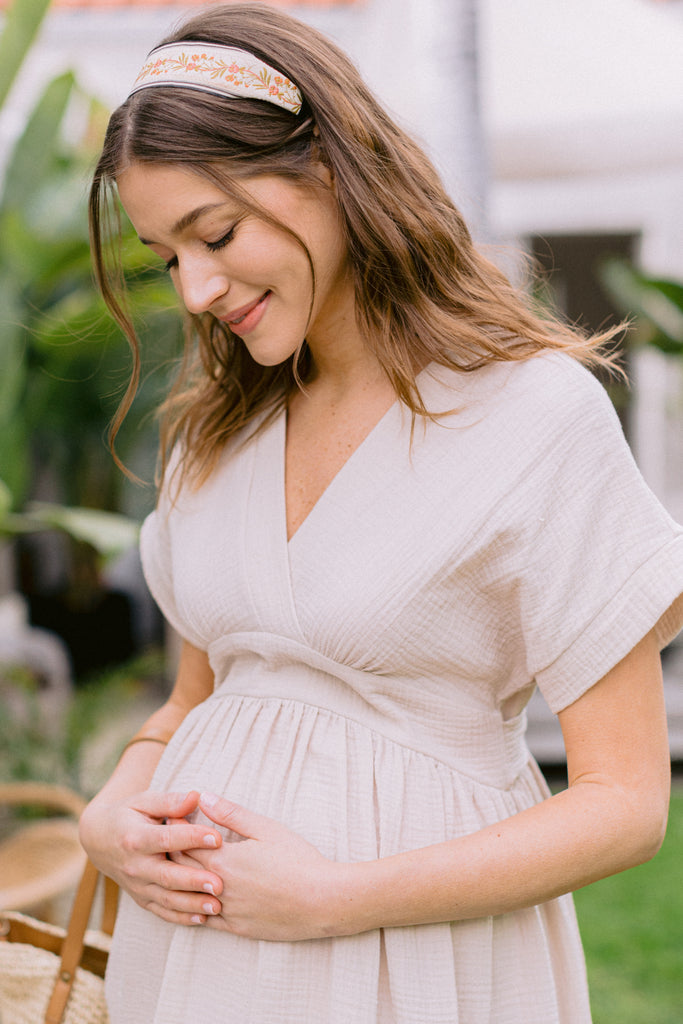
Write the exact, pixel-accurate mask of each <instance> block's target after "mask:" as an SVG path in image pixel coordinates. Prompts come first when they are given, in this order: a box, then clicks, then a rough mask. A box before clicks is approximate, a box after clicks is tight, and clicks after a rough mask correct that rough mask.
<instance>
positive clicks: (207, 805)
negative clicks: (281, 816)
mask: <svg viewBox="0 0 683 1024" xmlns="http://www.w3.org/2000/svg"><path fill="white" fill-rule="evenodd" d="M199 807H200V809H201V810H202V811H203V812H204V814H205V815H206V816H207V818H210V819H211V821H214V822H215V823H216V824H217V825H223V826H224V827H225V828H229V829H230V830H231V832H236V833H237V835H239V836H243V837H244V838H245V839H265V838H266V837H267V836H268V835H269V834H272V832H273V829H275V828H277V827H278V826H277V822H275V821H273V820H272V819H271V818H266V817H264V816H263V815H262V814H256V813H255V812H254V811H250V810H248V809H247V808H246V807H241V806H240V804H233V803H232V802H231V801H230V800H224V799H223V797H220V796H216V794H215V793H202V794H201V796H200V798H199Z"/></svg>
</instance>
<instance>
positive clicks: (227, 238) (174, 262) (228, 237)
mask: <svg viewBox="0 0 683 1024" xmlns="http://www.w3.org/2000/svg"><path fill="white" fill-rule="evenodd" d="M235 227H236V225H235V226H233V227H231V228H230V230H229V231H226V233H225V234H224V235H223V236H222V238H219V239H217V240H216V241H215V242H205V243H204V244H205V245H206V248H207V249H208V250H209V252H218V251H219V250H220V249H224V248H225V246H226V245H227V244H228V243H229V242H231V241H232V237H233V235H234V234H235ZM177 266H178V257H177V256H174V257H173V259H170V260H169V261H168V263H166V264H165V266H164V270H166V271H169V270H173V269H174V268H175V267H177Z"/></svg>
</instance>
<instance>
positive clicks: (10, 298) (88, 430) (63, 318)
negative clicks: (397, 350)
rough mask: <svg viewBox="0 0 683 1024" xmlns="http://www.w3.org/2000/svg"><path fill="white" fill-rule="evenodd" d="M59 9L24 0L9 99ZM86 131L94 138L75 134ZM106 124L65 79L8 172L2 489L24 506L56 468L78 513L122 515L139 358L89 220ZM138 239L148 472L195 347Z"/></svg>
mask: <svg viewBox="0 0 683 1024" xmlns="http://www.w3.org/2000/svg"><path fill="white" fill-rule="evenodd" d="M46 7H47V3H46V2H44V0H40V2H39V3H36V2H35V0H17V2H16V3H15V5H14V7H13V8H12V10H11V11H10V12H9V13H8V15H7V18H6V20H5V25H4V29H3V33H2V36H1V37H0V54H3V53H4V54H5V55H6V56H7V55H9V54H10V53H11V60H8V62H4V61H3V60H2V59H0V99H1V98H2V97H3V96H4V95H6V92H7V91H8V89H9V86H10V85H11V81H12V79H13V77H14V76H15V74H16V71H17V70H18V68H19V66H20V64H21V58H22V57H23V55H24V54H25V52H26V50H27V49H28V46H29V45H30V41H31V39H32V38H33V35H34V34H35V31H37V28H38V26H39V24H40V20H41V19H42V17H43V15H44V13H45V8H46ZM3 89H4V90H5V91H4V92H3ZM71 113H76V114H77V115H78V116H77V117H76V118H73V117H70V115H71ZM67 122H68V124H69V126H70V133H69V135H68V136H67V133H66V131H65V124H66V123H67ZM76 123H80V124H81V125H82V131H81V132H80V134H79V135H77V136H76V137H74V130H73V125H74V124H76ZM105 123H106V112H105V111H104V110H103V108H102V106H101V105H100V104H99V103H98V102H97V101H96V100H93V99H92V98H90V97H87V96H85V95H84V94H83V93H82V92H81V91H80V90H79V88H78V85H77V83H76V81H75V78H74V76H73V74H72V73H70V72H67V73H65V74H62V75H60V76H59V77H58V78H55V79H54V80H53V81H52V82H50V83H49V84H48V85H47V87H46V88H45V90H44V91H43V94H42V96H41V97H40V98H39V100H38V102H37V104H36V106H35V107H34V109H33V111H32V112H31V114H30V116H29V118H28V121H27V124H26V126H25V129H24V131H23V133H22V135H21V137H20V138H19V139H18V141H17V142H16V144H15V146H14V149H13V151H12V153H11V155H10V159H9V161H8V163H7V166H6V168H5V173H4V182H3V190H2V196H1V198H0V437H2V444H1V445H0V479H2V480H4V481H5V483H6V484H7V486H8V487H9V490H10V492H11V494H12V496H13V506H14V508H15V509H18V508H21V507H22V506H23V505H24V502H25V500H26V498H27V497H28V496H30V494H31V490H32V485H33V480H34V478H35V476H36V474H38V473H40V472H41V471H42V470H44V469H46V468H47V469H48V471H49V473H50V475H51V477H52V479H53V481H55V480H56V482H57V484H58V490H59V492H60V493H59V497H60V499H61V500H63V501H65V502H66V503H67V504H69V505H85V506H88V507H94V508H103V509H109V510H116V509H118V508H120V507H121V503H122V493H121V492H122V486H123V483H124V478H123V476H122V474H121V473H120V471H119V470H118V469H117V468H116V467H115V465H114V463H113V460H112V459H111V455H110V454H109V453H108V451H107V449H106V445H105V443H104V436H105V434H106V431H107V426H108V423H109V421H110V419H111V417H112V416H113V414H114V412H115V411H116V407H117V405H118V402H119V399H120V397H121V395H122V394H123V392H124V391H125V387H126V385H127V382H128V376H129V372H130V353H129V350H128V344H127V342H126V340H125V338H124V337H123V336H122V334H121V332H120V330H119V329H118V328H117V327H116V326H115V324H114V323H113V321H112V320H111V318H110V317H109V314H108V312H107V310H106V308H105V306H104V303H103V302H102V300H101V298H100V297H99V295H98V294H97V292H96V289H95V287H94V283H93V278H92V270H91V264H90V252H89V243H88V227H87V210H86V193H87V180H88V176H89V173H90V171H91V168H92V165H93V162H94V159H95V157H96V153H97V150H98V149H99V140H100V139H101V136H102V132H103V129H104V125H105ZM133 239H134V235H133V232H132V229H130V228H128V229H127V230H126V233H125V238H124V244H123V249H122V253H123V259H124V263H125V270H126V276H127V277H128V278H129V279H130V282H131V295H130V307H131V311H132V313H133V315H134V316H135V318H136V321H137V322H139V323H140V324H141V330H140V336H141V342H142V346H143V353H144V358H145V360H146V362H145V365H144V366H143V386H142V388H141V391H140V395H139V400H138V401H136V403H135V405H134V407H133V411H132V413H131V416H130V417H129V420H128V421H127V422H126V424H125V427H124V429H123V430H122V432H121V434H120V438H119V450H120V454H121V456H122V458H123V459H124V461H129V460H130V461H132V462H133V463H135V462H136V460H138V461H139V460H140V457H141V456H140V453H141V452H150V453H151V452H153V450H154V449H155V447H156V439H155V432H154V428H153V422H152V410H153V409H154V408H155V407H156V406H157V405H158V403H159V400H160V397H161V396H162V395H163V394H164V393H165V391H166V389H167V383H168V368H169V366H170V365H172V364H173V362H174V360H175V359H176V357H177V355H178V353H179V351H180V348H181V344H182V340H181V330H180V322H179V317H178V315H177V305H176V299H175V295H174V293H173V289H172V287H171V285H170V282H169V281H168V279H167V278H166V277H164V276H163V275H162V274H161V273H160V270H159V268H158V267H154V266H152V265H151V263H150V257H149V256H148V255H146V254H145V253H144V252H143V250H142V247H141V246H140V245H139V243H137V242H135V243H134V244H133ZM152 367H154V368H155V369H154V370H152ZM146 461H147V464H148V465H149V464H150V463H151V457H150V456H148V457H147V460H146Z"/></svg>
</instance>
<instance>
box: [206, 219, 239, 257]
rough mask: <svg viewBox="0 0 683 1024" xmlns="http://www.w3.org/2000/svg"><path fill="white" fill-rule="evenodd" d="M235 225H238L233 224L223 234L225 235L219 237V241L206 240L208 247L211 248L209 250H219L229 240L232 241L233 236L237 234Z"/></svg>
mask: <svg viewBox="0 0 683 1024" xmlns="http://www.w3.org/2000/svg"><path fill="white" fill-rule="evenodd" d="M235 227H236V225H233V227H231V228H230V230H229V231H227V232H226V233H225V234H224V235H223V237H222V238H219V239H218V240H217V241H215V242H206V243H205V244H206V248H207V249H208V250H209V252H218V250H219V249H223V248H224V247H225V246H226V245H227V244H228V242H231V241H232V237H233V235H234V234H235Z"/></svg>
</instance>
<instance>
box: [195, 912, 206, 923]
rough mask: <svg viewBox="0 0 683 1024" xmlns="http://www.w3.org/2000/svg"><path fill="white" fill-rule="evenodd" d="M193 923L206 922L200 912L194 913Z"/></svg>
mask: <svg viewBox="0 0 683 1024" xmlns="http://www.w3.org/2000/svg"><path fill="white" fill-rule="evenodd" d="M192 924H204V918H203V917H200V916H199V914H193V915H192Z"/></svg>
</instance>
